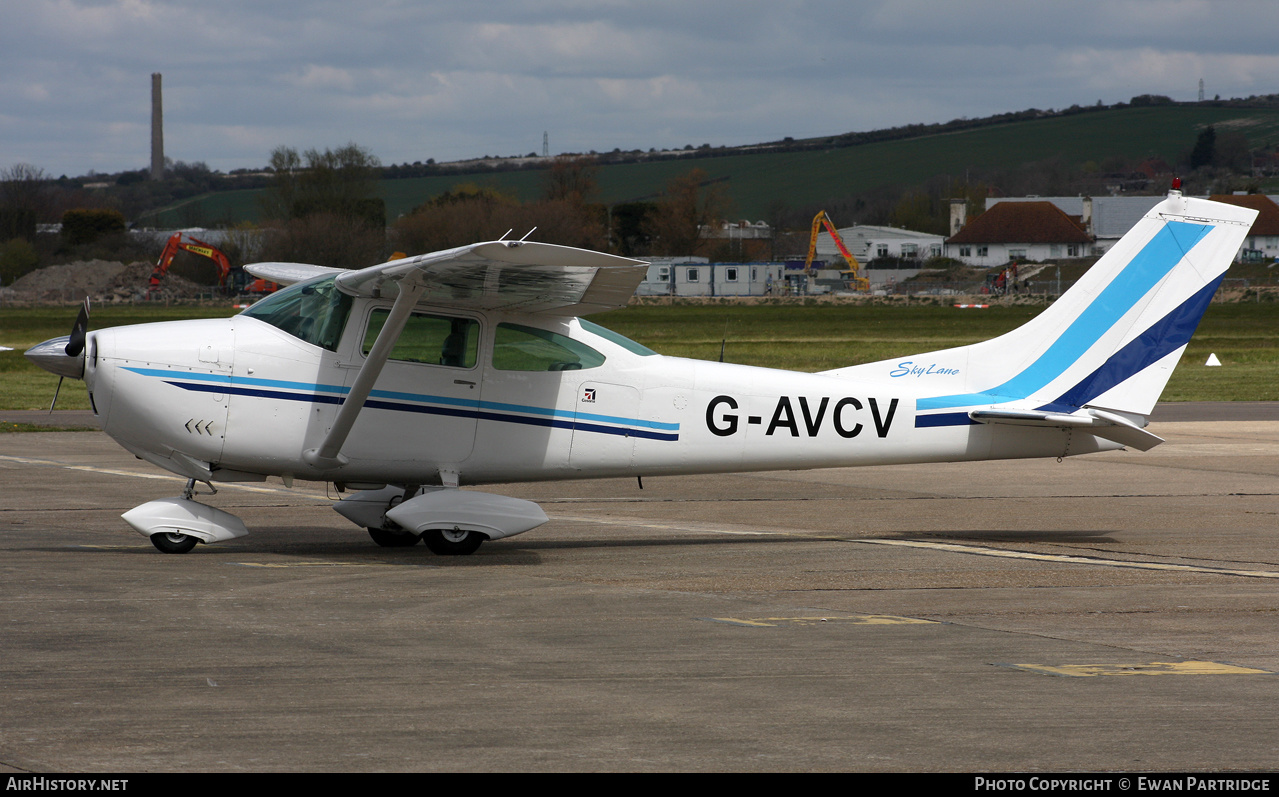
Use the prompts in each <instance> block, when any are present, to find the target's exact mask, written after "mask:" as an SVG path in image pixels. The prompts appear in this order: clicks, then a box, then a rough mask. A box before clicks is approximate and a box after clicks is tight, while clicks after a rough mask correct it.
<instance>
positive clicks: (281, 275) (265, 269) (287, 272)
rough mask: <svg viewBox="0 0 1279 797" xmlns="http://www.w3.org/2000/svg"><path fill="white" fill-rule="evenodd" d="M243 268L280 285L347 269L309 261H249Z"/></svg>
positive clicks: (259, 277)
mask: <svg viewBox="0 0 1279 797" xmlns="http://www.w3.org/2000/svg"><path fill="white" fill-rule="evenodd" d="M244 270H245V271H247V272H249V273H250V274H252V275H253V276H255V277H257V278H258V279H264V280H266V281H267V282H274V283H278V284H280V285H292V284H293V283H295V282H306V281H307V280H309V279H314V278H316V277H323V276H326V275H329V274H332V273H333V272H335V271H349V270H350V269H345V268H334V267H333V266H313V265H311V264H310V263H249V264H248V265H246V266H245V267H244Z"/></svg>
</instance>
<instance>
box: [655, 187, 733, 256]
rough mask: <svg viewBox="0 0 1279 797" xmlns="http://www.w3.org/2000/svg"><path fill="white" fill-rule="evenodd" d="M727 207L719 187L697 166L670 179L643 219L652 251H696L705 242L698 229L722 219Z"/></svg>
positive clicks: (681, 253)
mask: <svg viewBox="0 0 1279 797" xmlns="http://www.w3.org/2000/svg"><path fill="white" fill-rule="evenodd" d="M703 189H705V190H703ZM727 208H728V200H727V198H726V197H725V195H724V192H723V190H722V189H721V188H720V187H719V186H717V185H711V181H710V180H708V179H707V176H706V172H704V171H702V170H701V169H693V170H692V171H690V172H688V173H687V174H685V175H682V176H680V177H676V178H675V179H674V180H671V181H670V182H669V183H667V184H666V193H665V195H664V196H663V197H662V198H661V199H660V200H658V202H657V205H656V207H655V208H654V209H653V212H652V213H650V214H649V215H648V218H647V219H646V222H645V224H646V228H647V232H648V233H649V235H650V236H651V239H652V247H653V254H657V255H695V254H697V253H698V251H699V250H700V249H702V248H703V246H704V244H705V239H703V238H702V237H701V235H702V228H703V227H709V226H710V225H711V224H712V223H714V222H716V221H718V220H720V219H722V218H723V217H724V214H725V213H726V211H727Z"/></svg>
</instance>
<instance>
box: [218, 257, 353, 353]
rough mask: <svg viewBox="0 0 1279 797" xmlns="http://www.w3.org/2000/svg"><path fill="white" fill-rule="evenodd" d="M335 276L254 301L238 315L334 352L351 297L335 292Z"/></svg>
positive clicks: (295, 286)
mask: <svg viewBox="0 0 1279 797" xmlns="http://www.w3.org/2000/svg"><path fill="white" fill-rule="evenodd" d="M334 279H335V275H332V276H328V277H321V278H320V279H317V280H310V281H308V282H299V283H297V284H296V285H290V286H289V287H287V288H284V289H283V290H280V291H277V292H275V293H273V294H271V295H270V296H268V297H266V298H265V299H263V300H261V301H260V302H257V303H256V304H254V305H253V306H252V307H250V308H249V309H248V310H245V311H244V312H243V313H241V314H240V315H244V316H248V317H249V318H256V319H258V320H259V321H265V322H266V323H268V324H270V325H271V326H273V327H275V328H277V329H282V330H284V331H285V332H287V333H289V334H290V335H292V336H294V337H296V338H299V339H301V340H304V341H306V342H307V343H310V344H312V345H315V346H319V347H320V348H323V349H328V350H329V351H337V347H338V342H339V341H340V340H341V339H342V330H343V329H345V328H346V320H347V318H348V317H349V316H350V315H351V297H350V296H347V295H346V294H345V293H342V292H341V291H340V290H338V289H337V285H336V284H335V283H334Z"/></svg>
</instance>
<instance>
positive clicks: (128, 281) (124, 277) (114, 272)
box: [0, 260, 212, 304]
mask: <svg viewBox="0 0 1279 797" xmlns="http://www.w3.org/2000/svg"><path fill="white" fill-rule="evenodd" d="M154 268H155V264H154V263H150V262H147V261H145V260H139V261H136V262H134V263H128V264H125V263H116V262H112V261H109V260H82V261H79V262H76V263H66V264H64V265H60V266H48V267H46V268H42V269H38V270H36V271H33V272H31V273H30V274H27V275H25V276H23V277H21V278H19V279H18V280H16V281H15V282H14V283H13V284H12V285H10V286H8V287H7V288H3V289H0V298H2V299H3V300H4V301H5V302H6V303H10V304H78V303H79V302H81V301H83V300H84V297H86V296H87V297H89V301H90V302H92V303H94V304H121V303H125V302H143V301H153V302H154V301H160V302H174V301H179V302H180V301H190V300H193V299H198V298H200V297H201V296H203V295H207V294H208V293H209V292H210V290H212V289H211V288H210V287H209V286H207V285H199V284H196V283H194V282H191V281H190V280H188V279H183V278H182V277H179V276H178V275H176V274H174V273H172V272H170V273H169V274H167V275H165V278H164V280H163V282H161V283H160V289H159V290H157V291H155V292H153V293H152V294H151V295H150V297H149V298H148V296H147V286H148V284H149V282H150V278H151V271H152V270H153V269H154Z"/></svg>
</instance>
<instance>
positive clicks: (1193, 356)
mask: <svg viewBox="0 0 1279 797" xmlns="http://www.w3.org/2000/svg"><path fill="white" fill-rule="evenodd" d="M1040 309H1041V308H1034V307H1026V306H1015V307H992V308H990V309H989V310H957V309H955V308H952V307H949V306H922V307H904V306H900V305H898V306H891V305H851V304H844V305H835V304H832V305H815V306H813V305H798V304H789V305H780V304H779V305H749V306H748V305H685V306H643V307H631V308H627V309H625V310H615V311H613V312H609V313H601V314H598V315H595V316H592V317H591V318H592V320H593V321H596V322H598V323H600V324H603V325H604V326H606V327H609V328H610V329H614V330H616V331H617V332H620V333H622V334H623V335H626V336H627V337H630V338H633V339H635V340H637V341H639V342H640V343H643V344H645V345H646V346H649V347H650V348H652V349H654V350H656V351H658V352H660V353H662V354H669V355H675V356H680V357H693V358H698V359H706V360H714V359H718V357H719V351H720V341H721V340H725V341H726V343H725V355H724V359H725V360H726V361H727V362H735V363H742V364H746V365H759V366H765V367H770V368H787V369H793V370H799V371H821V370H825V369H829V368H837V367H840V366H843V365H853V364H857V363H864V362H874V361H876V360H884V359H890V358H895V357H899V356H902V355H909V354H919V353H922V352H926V351H931V350H935V349H941V348H947V347H951V346H959V345H963V344H967V343H975V342H977V341H980V340H985V339H987V338H992V337H995V336H996V335H999V334H1002V333H1003V332H1007V331H1008V330H1010V329H1013V328H1015V327H1017V326H1019V325H1021V324H1023V323H1025V322H1026V321H1027V320H1028V319H1029V318H1031V317H1032V316H1033V315H1035V314H1036V313H1038V312H1039V311H1040ZM234 312H236V311H234V310H233V309H231V308H229V307H228V308H209V307H192V308H176V307H175V308H150V307H128V308H114V307H105V308H100V309H97V310H95V312H94V314H93V322H92V323H93V327H94V328H95V329H101V328H104V327H108V326H116V325H121V324H135V323H142V322H147V321H168V320H174V319H178V318H213V317H225V316H230V315H232V314H234ZM74 316H75V311H74V309H71V308H29V309H5V310H3V311H0V345H2V346H9V347H12V348H13V349H15V350H14V351H6V352H0V410H27V409H44V408H47V407H48V406H49V401H50V400H51V399H52V398H53V391H54V387H55V386H56V384H57V381H58V380H57V377H55V376H51V375H50V374H47V373H45V372H44V371H41V370H40V369H38V368H36V367H35V366H33V365H31V364H29V363H28V362H27V360H26V358H24V357H23V356H22V351H23V350H25V349H26V348H28V347H30V346H33V345H35V344H36V343H39V342H40V341H43V340H47V339H49V338H53V337H57V336H59V335H65V334H67V333H68V331H69V330H70V328H71V322H72V320H73V318H74ZM1213 353H1215V354H1216V355H1217V357H1218V359H1220V360H1221V362H1222V367H1221V368H1210V367H1205V366H1204V361H1205V360H1207V358H1208V355H1209V354H1213ZM1163 398H1164V400H1165V401H1279V303H1261V304H1247V303H1244V304H1214V305H1212V306H1211V307H1210V308H1209V309H1208V312H1207V314H1206V315H1205V316H1204V320H1203V322H1202V323H1201V324H1200V327H1199V331H1198V332H1197V333H1196V334H1195V337H1194V339H1193V340H1192V341H1191V343H1190V346H1189V347H1188V348H1187V350H1186V355H1185V356H1184V357H1183V358H1182V361H1181V364H1180V365H1179V366H1178V368H1177V370H1176V372H1175V373H1174V374H1173V377H1172V380H1171V381H1170V382H1169V385H1168V388H1167V390H1166V391H1165V392H1164V396H1163ZM58 406H59V407H60V408H62V409H88V399H87V397H86V395H85V391H84V389H83V387H82V386H81V385H80V383H78V382H72V381H68V382H67V384H65V385H64V386H63V390H62V395H61V397H60V398H59V400H58Z"/></svg>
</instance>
